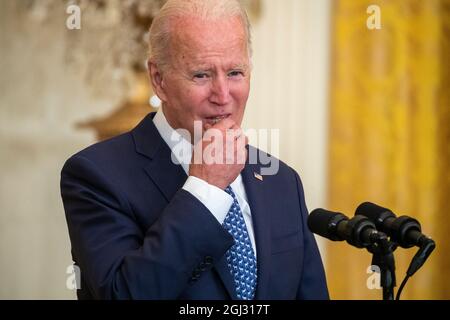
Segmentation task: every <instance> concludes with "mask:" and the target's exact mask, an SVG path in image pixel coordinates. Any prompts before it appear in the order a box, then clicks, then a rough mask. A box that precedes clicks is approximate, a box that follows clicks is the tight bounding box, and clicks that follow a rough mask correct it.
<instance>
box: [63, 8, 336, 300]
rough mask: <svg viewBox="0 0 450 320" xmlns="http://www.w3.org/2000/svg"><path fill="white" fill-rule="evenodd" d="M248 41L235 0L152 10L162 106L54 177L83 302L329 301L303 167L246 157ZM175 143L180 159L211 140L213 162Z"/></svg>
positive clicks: (154, 73)
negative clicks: (268, 165)
mask: <svg viewBox="0 0 450 320" xmlns="http://www.w3.org/2000/svg"><path fill="white" fill-rule="evenodd" d="M250 43H251V41H250V27H249V22H248V19H247V16H246V13H245V11H244V10H243V9H242V8H241V6H240V5H239V3H238V2H237V1H235V0H230V1H224V0H169V1H168V2H167V3H166V5H165V6H164V7H163V9H162V10H161V12H160V13H159V15H158V16H157V17H156V19H155V20H154V22H153V25H152V27H151V30H150V52H151V57H150V59H149V61H148V67H149V68H148V69H149V75H150V78H151V82H152V85H153V89H154V91H155V93H156V94H157V95H158V96H159V98H160V99H161V101H162V109H161V110H159V111H158V112H157V113H156V114H150V115H148V116H147V117H146V118H145V119H144V120H143V121H142V122H141V123H140V124H139V125H138V126H137V127H136V128H135V129H133V130H132V131H131V132H129V133H126V134H124V135H121V136H119V137H116V138H113V139H111V140H108V141H105V142H101V143H98V144H96V145H94V146H91V147H89V148H87V149H85V150H83V151H81V152H79V153H78V154H76V155H74V156H73V157H71V158H70V159H69V160H68V161H67V162H66V164H65V166H64V168H63V170H62V173H61V193H62V198H63V202H64V207H65V212H66V218H67V223H68V227H69V233H70V239H71V243H72V255H73V259H74V261H75V263H76V264H77V265H78V266H79V267H80V271H81V288H80V289H79V290H78V297H79V298H80V299H92V298H95V299H208V300H210V299H244V300H252V299H266V300H267V299H327V298H328V291H327V287H326V282H325V276H324V271H323V266H322V262H321V259H320V255H319V252H318V249H317V245H316V243H315V240H314V237H313V236H312V234H311V233H310V231H309V230H308V228H307V226H306V219H307V215H308V213H307V209H306V206H305V201H304V194H303V189H302V184H301V182H300V178H299V176H298V175H297V173H296V172H295V171H294V170H293V169H292V168H290V167H288V166H287V165H285V164H283V163H281V162H280V164H279V167H278V171H277V173H276V174H274V175H270V176H263V175H262V174H261V169H262V165H261V164H259V163H251V162H250V161H248V158H249V157H248V154H249V153H251V152H252V151H255V150H256V149H254V148H252V147H249V146H247V138H246V137H245V135H243V134H242V131H241V130H240V125H241V122H242V119H243V116H244V110H245V106H246V103H247V98H248V95H249V90H250V75H251V63H250V55H251V48H250ZM196 125H197V127H198V125H199V128H200V132H201V135H200V137H198V138H197V139H196V138H195V131H196V130H195V126H196ZM181 129H182V130H181ZM180 130H181V131H180ZM183 130H184V131H183ZM231 130H234V132H235V133H236V132H237V134H233V135H229V134H227V133H229V132H230V131H231ZM211 132H215V133H216V134H215V135H209V133H211ZM217 133H219V135H217ZM208 135H209V136H210V137H209V138H207V136H208ZM211 136H214V138H211ZM217 137H219V138H217ZM220 137H223V138H220ZM230 137H231V138H230ZM180 141H184V143H187V144H188V145H189V146H191V147H192V146H194V147H192V148H190V149H189V148H188V150H190V153H189V152H187V153H188V154H187V156H188V159H189V160H190V159H192V160H194V158H195V157H196V155H195V154H196V153H198V154H200V160H203V159H204V158H203V157H202V155H203V154H206V153H207V152H206V151H207V149H208V148H209V150H211V147H213V148H212V149H214V150H215V151H214V152H213V154H214V156H215V158H214V159H215V161H185V159H186V152H184V154H183V155H181V154H179V153H178V152H174V150H175V149H176V148H177V146H178V144H179V143H180ZM182 158H184V159H182ZM239 159H244V161H239ZM246 159H247V161H245V160H246Z"/></svg>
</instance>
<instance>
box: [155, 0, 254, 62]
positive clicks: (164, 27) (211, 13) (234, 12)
mask: <svg viewBox="0 0 450 320" xmlns="http://www.w3.org/2000/svg"><path fill="white" fill-rule="evenodd" d="M187 16H195V17H198V18H199V19H202V20H204V21H209V20H214V19H218V18H232V17H239V18H240V19H241V21H242V25H243V27H244V31H245V33H246V38H247V48H248V54H249V58H250V57H251V55H252V41H251V25H250V21H249V19H248V16H247V12H246V11H245V9H244V8H243V7H242V5H241V4H240V3H239V1H238V0H168V1H167V2H166V4H165V5H164V6H163V7H162V8H161V10H160V12H159V13H158V15H157V16H156V17H155V18H154V19H153V23H152V25H151V27H150V36H149V54H150V59H151V60H153V62H154V63H156V65H158V67H160V68H164V67H166V66H167V64H168V61H167V60H168V59H167V57H168V47H169V42H170V34H171V32H172V30H171V22H172V21H173V20H174V19H176V18H182V17H187Z"/></svg>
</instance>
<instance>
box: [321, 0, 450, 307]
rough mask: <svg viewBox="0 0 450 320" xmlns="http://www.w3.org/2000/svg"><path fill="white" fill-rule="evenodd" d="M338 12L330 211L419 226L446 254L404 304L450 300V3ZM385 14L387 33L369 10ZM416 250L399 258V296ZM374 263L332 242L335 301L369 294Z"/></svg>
mask: <svg viewBox="0 0 450 320" xmlns="http://www.w3.org/2000/svg"><path fill="white" fill-rule="evenodd" d="M333 3H334V8H333V18H334V19H333V24H332V25H333V30H332V39H333V40H332V41H333V44H332V47H333V52H332V57H333V59H332V60H333V61H332V65H333V67H332V68H333V72H332V79H331V95H330V99H331V100H330V108H331V109H330V136H329V137H330V147H329V168H328V169H329V186H330V187H329V190H328V199H329V201H328V208H329V209H331V210H335V211H341V212H344V213H346V214H348V215H350V216H353V213H354V210H355V208H356V207H357V206H358V204H359V203H361V202H362V201H366V200H368V201H372V202H375V203H378V204H380V205H383V206H385V207H388V208H391V209H392V210H393V211H394V212H395V213H397V214H398V215H401V214H406V215H410V216H413V217H415V218H416V219H418V220H419V221H420V222H421V224H422V231H423V232H424V233H426V234H428V235H430V236H432V238H433V239H435V241H436V243H437V247H436V249H435V251H434V252H433V253H432V255H431V256H430V258H429V260H428V262H427V263H426V264H425V265H424V266H423V267H422V269H421V270H419V271H418V272H417V273H416V275H415V276H414V277H413V278H411V279H410V280H409V282H408V284H407V286H406V288H405V290H404V292H403V294H402V298H403V299H450V205H449V202H450V99H449V97H450V85H449V83H450V82H449V80H450V79H449V78H450V77H449V72H450V65H449V61H450V46H449V42H450V41H449V38H450V1H448V0H426V1H425V0H386V1H377V0H369V1H364V0H339V1H338V0H337V1H334V2H333ZM370 5H378V6H379V8H380V9H381V26H382V28H381V29H380V30H369V29H368V28H367V26H366V20H367V18H368V17H369V16H370V15H369V14H367V12H366V10H367V8H368V7H369V6H370ZM415 252H416V248H412V249H408V250H406V249H401V248H399V249H397V251H396V252H395V257H396V265H397V288H398V286H399V285H400V282H401V281H402V279H403V277H404V274H405V271H406V269H407V266H408V264H409V261H410V260H411V258H412V256H413V255H414V254H415ZM370 262H371V254H369V253H368V252H367V251H365V250H361V249H356V248H353V247H350V246H349V245H348V244H345V243H342V242H341V243H337V242H336V243H334V242H333V243H331V242H330V243H329V245H328V250H327V268H326V269H327V276H328V282H329V288H330V294H331V297H332V298H334V299H381V291H380V290H369V289H368V288H367V285H366V281H367V278H368V277H369V274H368V273H366V270H367V268H368V266H369V265H370Z"/></svg>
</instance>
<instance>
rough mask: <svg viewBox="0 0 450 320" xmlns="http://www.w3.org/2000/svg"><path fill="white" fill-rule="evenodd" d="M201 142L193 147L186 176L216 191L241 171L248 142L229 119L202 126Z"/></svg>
mask: <svg viewBox="0 0 450 320" xmlns="http://www.w3.org/2000/svg"><path fill="white" fill-rule="evenodd" d="M205 130H206V131H205V133H204V134H203V139H202V140H200V141H199V142H198V143H197V144H196V145H195V146H194V152H193V155H192V161H191V165H190V167H189V175H190V176H194V177H197V178H199V179H202V180H204V181H206V182H208V183H209V184H211V185H214V186H216V187H218V188H220V189H222V190H223V189H225V188H226V187H228V186H229V185H230V184H231V183H232V182H233V181H234V180H236V178H237V177H238V176H239V174H240V173H241V171H242V170H243V169H244V166H245V161H246V160H247V149H246V148H245V147H246V145H247V144H248V138H247V137H246V136H245V135H244V134H243V132H242V129H241V128H240V127H239V126H238V125H237V124H236V123H235V122H234V121H233V120H231V119H229V118H226V119H224V120H221V121H220V122H218V123H216V124H215V125H214V126H211V125H209V124H206V125H205Z"/></svg>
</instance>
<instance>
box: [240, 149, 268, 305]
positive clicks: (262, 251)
mask: <svg viewBox="0 0 450 320" xmlns="http://www.w3.org/2000/svg"><path fill="white" fill-rule="evenodd" d="M253 151H254V149H253ZM260 170H261V168H260V166H259V165H254V164H247V165H246V166H245V169H244V170H243V171H242V180H243V182H244V186H245V191H246V193H247V198H248V201H249V205H250V210H251V213H252V220H253V228H254V231H255V241H256V252H257V263H258V284H257V287H256V295H255V299H258V300H267V299H269V291H268V289H269V267H270V255H271V248H270V245H271V241H270V239H271V235H270V215H269V212H268V211H267V209H266V206H267V205H266V202H267V199H268V197H269V196H270V195H269V194H268V192H267V189H266V188H265V184H264V181H261V180H260V179H258V178H257V177H255V173H256V174H259V173H260Z"/></svg>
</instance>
